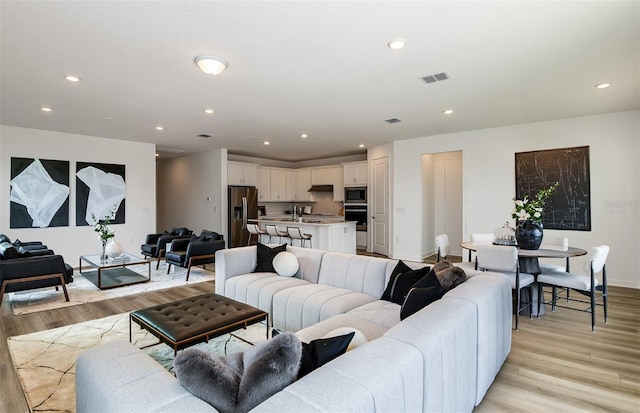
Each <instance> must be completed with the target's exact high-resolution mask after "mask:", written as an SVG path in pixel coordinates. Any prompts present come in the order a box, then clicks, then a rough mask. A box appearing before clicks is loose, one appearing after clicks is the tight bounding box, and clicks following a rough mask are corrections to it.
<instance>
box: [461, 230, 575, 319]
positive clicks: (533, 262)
mask: <svg viewBox="0 0 640 413" xmlns="http://www.w3.org/2000/svg"><path fill="white" fill-rule="evenodd" d="M482 245H497V244H492V243H489V242H478V241H464V242H462V243H460V247H462V248H463V249H467V250H469V251H477V249H478V246H482ZM514 246H515V247H517V246H516V245H514ZM517 250H518V266H519V268H520V272H526V273H529V274H533V275H534V276H536V275H538V274H540V265H539V263H538V259H539V258H564V259H565V260H566V269H567V272H569V271H570V266H569V258H571V257H579V256H581V255H586V254H587V251H586V250H583V249H582V248H576V247H562V246H560V245H558V246H557V247H556V248H538V249H537V250H526V249H522V248H517ZM531 295H532V297H531V298H532V302H533V303H536V302H537V300H538V289H537V288H532V290H531ZM523 299H524V298H523ZM532 313H533V315H534V316H535V315H543V314H544V313H545V308H544V305H543V306H541V308H540V314H538V310H537V308H536V306H535V305H534V306H532Z"/></svg>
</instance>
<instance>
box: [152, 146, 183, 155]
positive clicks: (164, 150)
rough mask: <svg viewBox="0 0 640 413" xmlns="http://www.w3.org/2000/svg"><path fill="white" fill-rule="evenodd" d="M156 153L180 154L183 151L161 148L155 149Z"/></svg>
mask: <svg viewBox="0 0 640 413" xmlns="http://www.w3.org/2000/svg"><path fill="white" fill-rule="evenodd" d="M156 151H158V152H166V153H182V152H184V149H173V148H165V147H163V146H158V147H156Z"/></svg>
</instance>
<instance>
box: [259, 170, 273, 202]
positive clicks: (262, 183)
mask: <svg viewBox="0 0 640 413" xmlns="http://www.w3.org/2000/svg"><path fill="white" fill-rule="evenodd" d="M268 201H271V168H266V167H264V166H260V167H258V202H268Z"/></svg>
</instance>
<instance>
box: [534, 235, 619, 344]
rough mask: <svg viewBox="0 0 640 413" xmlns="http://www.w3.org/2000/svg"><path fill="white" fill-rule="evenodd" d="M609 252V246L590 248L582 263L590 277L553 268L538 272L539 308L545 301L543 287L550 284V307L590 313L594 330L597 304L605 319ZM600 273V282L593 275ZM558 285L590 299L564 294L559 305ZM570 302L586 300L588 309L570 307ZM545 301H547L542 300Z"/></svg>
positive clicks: (584, 301) (553, 309) (593, 329)
mask: <svg viewBox="0 0 640 413" xmlns="http://www.w3.org/2000/svg"><path fill="white" fill-rule="evenodd" d="M608 255H609V246H608V245H598V246H597V247H593V248H591V254H590V256H589V260H588V261H587V262H585V264H584V268H583V269H584V271H585V272H586V273H588V274H589V276H586V275H582V274H574V273H570V272H561V271H555V272H550V273H540V274H538V276H537V277H536V281H537V282H538V308H540V305H541V303H543V301H544V297H543V294H542V287H543V286H545V285H546V286H551V287H553V290H552V292H551V301H550V304H551V310H552V311H555V310H556V307H561V308H567V309H570V310H577V311H583V312H590V313H591V331H595V329H596V306H598V305H600V306H602V307H603V309H604V322H605V323H606V322H607V267H606V261H607V256H608ZM600 272H602V283H600V282H599V281H598V278H596V274H598V273H600ZM558 288H561V289H567V290H572V291H577V292H579V293H580V294H582V295H585V296H588V297H589V301H586V300H581V299H576V298H569V295H567V298H566V300H567V305H566V306H562V305H558V303H557V301H558V293H557V290H558ZM600 298H602V304H598V302H597V300H599V299H600ZM570 302H577V303H588V304H589V307H587V308H576V307H573V306H569V303H570ZM544 304H548V303H544Z"/></svg>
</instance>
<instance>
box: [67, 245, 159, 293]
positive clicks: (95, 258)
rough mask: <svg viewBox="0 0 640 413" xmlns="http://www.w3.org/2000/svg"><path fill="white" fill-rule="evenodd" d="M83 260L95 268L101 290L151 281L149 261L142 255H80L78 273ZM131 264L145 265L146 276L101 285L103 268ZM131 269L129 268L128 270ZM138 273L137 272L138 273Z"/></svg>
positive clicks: (107, 268)
mask: <svg viewBox="0 0 640 413" xmlns="http://www.w3.org/2000/svg"><path fill="white" fill-rule="evenodd" d="M83 262H85V263H87V264H89V265H90V266H91V268H95V269H96V270H97V271H98V288H99V289H101V290H106V289H108V288H116V287H122V286H124V285H132V284H139V283H144V282H147V281H151V262H150V261H147V260H146V259H144V258H142V257H138V256H136V255H132V254H129V253H126V252H125V253H123V254H122V255H121V256H120V257H116V258H107V259H104V260H103V259H101V258H100V255H99V254H93V255H81V256H80V265H79V267H78V268H79V271H80V274H82V263H83ZM131 265H146V266H147V274H148V276H147V278H144V276H141V279H140V280H137V281H132V282H130V283H126V284H118V285H112V286H103V285H102V272H103V271H105V270H109V269H112V268H124V267H128V266H131ZM129 271H131V270H129ZM85 272H86V271H85ZM131 272H132V273H135V274H138V273H136V272H135V271H131ZM138 275H139V274H138Z"/></svg>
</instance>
